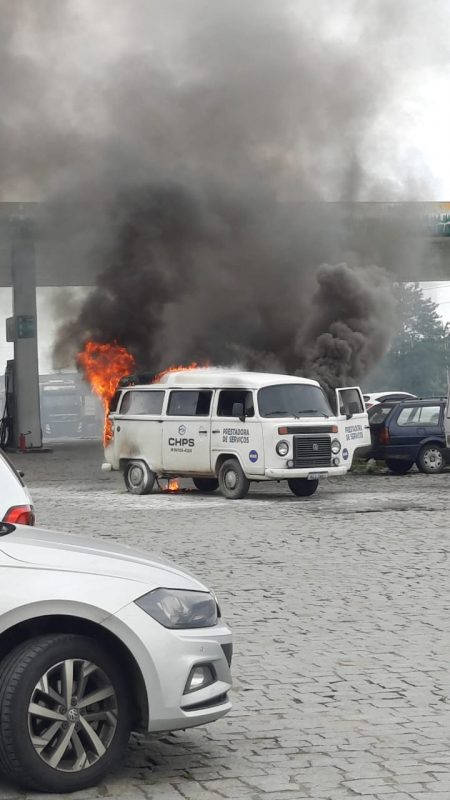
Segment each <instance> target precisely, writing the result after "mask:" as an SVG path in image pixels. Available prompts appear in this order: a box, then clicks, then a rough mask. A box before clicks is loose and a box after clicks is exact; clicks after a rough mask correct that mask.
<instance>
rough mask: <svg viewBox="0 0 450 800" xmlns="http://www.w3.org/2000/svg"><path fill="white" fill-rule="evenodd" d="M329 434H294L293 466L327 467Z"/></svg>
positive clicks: (329, 445) (329, 451) (329, 461)
mask: <svg viewBox="0 0 450 800" xmlns="http://www.w3.org/2000/svg"><path fill="white" fill-rule="evenodd" d="M330 465H331V438H330V436H294V467H329V466H330Z"/></svg>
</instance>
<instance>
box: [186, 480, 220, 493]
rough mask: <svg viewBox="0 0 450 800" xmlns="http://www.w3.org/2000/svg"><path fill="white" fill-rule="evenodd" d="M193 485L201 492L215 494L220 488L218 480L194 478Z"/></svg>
mask: <svg viewBox="0 0 450 800" xmlns="http://www.w3.org/2000/svg"><path fill="white" fill-rule="evenodd" d="M192 483H193V484H194V486H195V488H196V489H198V490H199V492H215V491H216V489H217V488H218V486H219V481H218V480H217V478H192Z"/></svg>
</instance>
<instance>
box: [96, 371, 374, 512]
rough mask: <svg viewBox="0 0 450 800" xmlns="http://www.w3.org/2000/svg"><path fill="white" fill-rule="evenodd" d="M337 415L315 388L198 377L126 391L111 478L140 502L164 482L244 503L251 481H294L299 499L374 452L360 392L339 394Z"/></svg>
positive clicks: (111, 430) (117, 404) (108, 446)
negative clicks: (184, 480)
mask: <svg viewBox="0 0 450 800" xmlns="http://www.w3.org/2000/svg"><path fill="white" fill-rule="evenodd" d="M336 402H337V413H335V412H333V411H332V409H331V406H330V404H329V401H328V399H327V397H326V395H325V392H324V391H323V389H322V388H321V387H320V385H319V384H318V383H317V382H316V381H312V380H307V379H304V378H299V377H295V376H289V375H274V374H266V373H252V372H235V371H232V370H216V369H193V370H188V371H181V372H177V371H172V372H167V373H165V374H163V375H162V376H161V377H160V378H158V381H157V382H156V383H153V384H151V385H147V386H124V387H122V388H120V389H118V391H117V392H116V394H115V395H114V397H113V399H112V402H111V404H110V409H109V416H108V420H107V423H108V424H107V429H108V436H107V439H106V443H105V458H106V463H105V464H104V469H114V470H122V472H123V474H124V478H125V484H126V486H127V489H128V491H129V492H131V493H133V494H148V493H149V492H151V491H152V488H153V485H154V483H155V480H157V479H159V478H169V479H170V478H175V477H190V478H192V480H193V482H194V484H195V486H196V487H197V489H199V490H200V491H202V492H213V491H215V489H217V488H218V487H219V488H220V491H221V493H222V494H223V495H224V497H227V498H229V499H232V500H234V499H239V498H242V497H245V495H246V494H247V492H248V490H249V486H250V482H251V481H273V480H275V481H281V480H287V482H288V485H289V488H290V489H291V491H292V492H293V493H294V494H295V495H298V496H300V497H305V496H308V495H312V494H313V493H314V492H315V491H316V489H317V487H318V484H319V480H320V479H321V478H324V477H325V476H327V475H329V476H330V477H331V476H333V475H344V474H345V473H346V472H347V471H348V470H349V469H350V467H351V465H352V461H353V458H354V455H355V453H356V451H357V450H358V449H359V448H364V447H367V446H368V445H369V444H370V430H369V425H368V419H367V413H366V410H365V405H364V400H363V396H362V394H361V390H360V389H359V388H358V387H355V386H353V387H346V388H341V389H337V390H336Z"/></svg>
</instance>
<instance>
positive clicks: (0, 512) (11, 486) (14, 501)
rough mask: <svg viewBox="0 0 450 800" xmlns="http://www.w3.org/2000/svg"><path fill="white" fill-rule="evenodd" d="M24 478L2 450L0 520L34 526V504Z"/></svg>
mask: <svg viewBox="0 0 450 800" xmlns="http://www.w3.org/2000/svg"><path fill="white" fill-rule="evenodd" d="M22 478H23V473H21V472H18V471H17V470H16V469H15V467H14V466H13V465H12V464H11V462H10V460H9V459H8V458H7V456H6V455H5V453H4V452H3V451H1V450H0V520H3V521H4V522H13V523H17V524H21V525H34V509H33V503H32V500H31V497H30V494H29V492H28V489H27V488H26V486H25V484H24V482H23V480H22Z"/></svg>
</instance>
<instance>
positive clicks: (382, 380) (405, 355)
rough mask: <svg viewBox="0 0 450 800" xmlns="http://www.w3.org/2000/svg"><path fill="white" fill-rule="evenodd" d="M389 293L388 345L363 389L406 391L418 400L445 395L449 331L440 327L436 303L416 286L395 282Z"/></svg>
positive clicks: (441, 324) (448, 357)
mask: <svg viewBox="0 0 450 800" xmlns="http://www.w3.org/2000/svg"><path fill="white" fill-rule="evenodd" d="M393 291H394V294H395V299H396V326H395V329H394V331H393V336H392V340H391V346H390V349H389V351H388V353H387V354H386V356H385V357H384V358H383V360H382V361H381V362H380V364H379V365H378V367H377V368H376V369H375V370H374V371H373V372H372V374H371V375H370V376H368V378H367V380H366V381H365V386H366V387H367V390H368V391H376V390H377V389H379V390H380V391H383V390H384V389H386V390H399V391H408V392H413V393H414V394H417V395H419V396H420V397H426V396H433V395H444V394H446V393H447V369H448V367H449V363H450V330H449V329H448V327H444V325H443V322H442V319H441V318H440V316H439V314H438V311H437V304H436V303H434V302H433V301H432V300H429V299H428V298H426V297H425V296H424V294H423V292H422V290H421V288H420V287H419V285H418V284H417V283H399V284H396V285H395V286H394V288H393Z"/></svg>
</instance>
